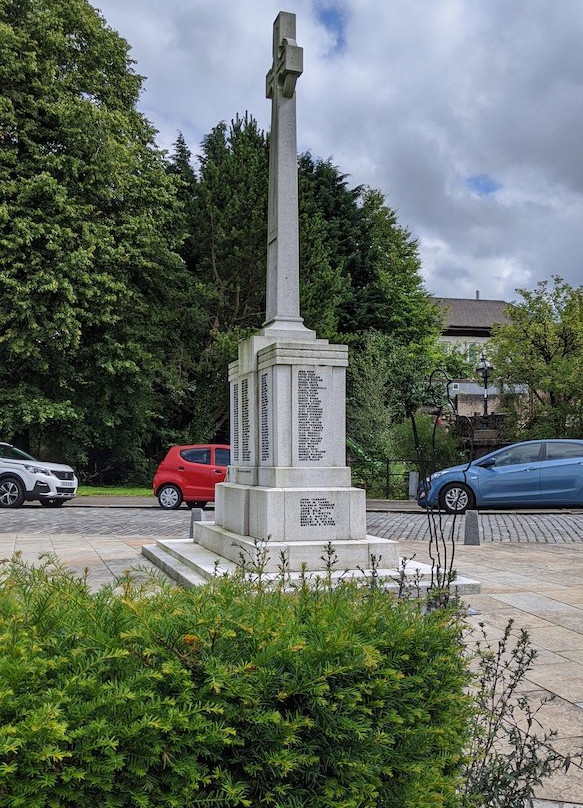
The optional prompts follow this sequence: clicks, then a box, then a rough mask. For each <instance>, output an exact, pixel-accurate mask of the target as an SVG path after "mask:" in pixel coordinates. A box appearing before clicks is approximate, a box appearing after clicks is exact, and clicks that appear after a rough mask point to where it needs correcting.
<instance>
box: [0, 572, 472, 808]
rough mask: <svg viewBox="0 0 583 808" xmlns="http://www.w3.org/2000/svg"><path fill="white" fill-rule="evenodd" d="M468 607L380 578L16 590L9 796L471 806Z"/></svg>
mask: <svg viewBox="0 0 583 808" xmlns="http://www.w3.org/2000/svg"><path fill="white" fill-rule="evenodd" d="M460 628H461V627H460V623H459V620H458V618H457V617H456V615H455V613H454V612H452V611H449V610H447V609H438V610H435V611H431V612H429V613H423V610H422V609H421V608H420V606H419V604H416V603H413V602H400V601H398V600H396V599H395V598H393V597H392V596H389V595H387V594H384V593H383V592H382V591H380V589H378V588H376V587H374V586H372V587H366V586H364V587H363V586H355V585H352V584H348V583H347V584H344V585H340V586H338V587H336V588H334V589H330V588H329V587H326V586H324V585H321V586H316V587H314V586H313V585H312V586H300V587H299V588H298V589H296V590H295V591H293V592H285V591H283V588H280V589H277V590H275V591H265V590H264V589H262V588H261V587H257V585H253V584H251V583H249V582H246V581H243V580H238V579H216V580H214V581H212V582H211V583H209V584H208V585H207V586H204V587H200V588H197V589H193V590H190V591H183V590H177V589H173V588H170V587H166V586H163V585H161V584H159V583H156V585H155V586H154V587H152V586H151V585H149V586H144V585H143V584H135V583H131V582H130V581H129V580H127V581H124V582H123V584H122V585H121V586H118V587H117V589H116V590H113V589H111V588H106V589H103V590H101V591H100V592H98V593H96V594H91V593H90V591H89V589H88V586H87V585H86V582H85V581H83V580H80V579H77V578H75V577H74V576H73V575H72V574H70V573H67V572H65V571H64V570H62V569H60V568H59V567H58V566H57V567H55V566H52V564H51V563H49V562H47V563H46V564H45V565H44V566H43V567H42V568H36V569H32V568H30V567H28V566H27V565H25V564H21V563H19V562H18V561H13V562H12V563H11V564H9V565H6V566H5V568H4V574H3V578H2V581H1V588H0V806H10V808H16V807H17V806H26V808H65V807H66V808H73V806H74V807H75V808H95V807H96V806H99V808H126V807H127V808H129V807H130V806H138V807H139V808H162V806H164V808H186V807H187V806H188V808H190V806H203V805H204V806H217V807H218V808H226V807H227V806H229V808H230V806H277V808H300V806H302V808H328V806H330V808H332V807H333V808H362V807H363V806H391V807H392V806H399V808H430V807H433V806H455V805H457V799H458V786H459V778H460V771H461V767H462V757H463V752H462V750H463V748H464V745H465V743H466V741H467V726H468V722H469V713H470V709H471V707H470V704H469V702H468V699H467V697H466V696H465V695H464V688H465V686H466V684H467V681H468V674H467V666H466V662H465V659H464V654H463V651H462V642H461V630H460Z"/></svg>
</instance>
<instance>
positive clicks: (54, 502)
mask: <svg viewBox="0 0 583 808" xmlns="http://www.w3.org/2000/svg"><path fill="white" fill-rule="evenodd" d="M65 502H66V500H64V499H41V500H40V504H41V505H42V506H43V508H60V507H61V506H62V505H64V504H65Z"/></svg>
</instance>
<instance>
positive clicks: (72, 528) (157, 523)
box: [0, 505, 212, 539]
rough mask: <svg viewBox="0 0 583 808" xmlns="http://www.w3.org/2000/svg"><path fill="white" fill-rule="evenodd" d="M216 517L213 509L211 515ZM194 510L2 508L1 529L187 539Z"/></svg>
mask: <svg viewBox="0 0 583 808" xmlns="http://www.w3.org/2000/svg"><path fill="white" fill-rule="evenodd" d="M208 518H211V519H212V511H210V512H209V517H208ZM189 527H190V511H189V510H187V509H186V508H180V509H179V510H177V511H163V510H161V509H157V508H71V507H68V506H67V505H64V506H63V507H62V508H61V509H60V510H49V509H48V508H36V507H29V508H19V509H18V510H5V509H0V533H16V534H18V535H19V536H20V535H22V534H26V535H34V534H38V533H42V534H45V535H46V534H49V535H53V534H66V535H73V534H79V535H82V536H83V535H85V536H152V537H160V538H170V537H177V538H180V539H185V538H187V536H188V531H189Z"/></svg>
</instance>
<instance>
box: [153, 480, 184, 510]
mask: <svg viewBox="0 0 583 808" xmlns="http://www.w3.org/2000/svg"><path fill="white" fill-rule="evenodd" d="M158 502H159V503H160V507H161V508H164V510H165V511H175V510H176V509H177V508H180V506H181V504H182V491H181V490H180V488H178V486H176V485H163V486H162V488H160V490H159V491H158Z"/></svg>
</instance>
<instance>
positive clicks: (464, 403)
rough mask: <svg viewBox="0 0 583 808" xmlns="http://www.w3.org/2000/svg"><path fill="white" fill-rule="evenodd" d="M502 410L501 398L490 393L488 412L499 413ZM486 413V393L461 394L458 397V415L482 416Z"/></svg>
mask: <svg viewBox="0 0 583 808" xmlns="http://www.w3.org/2000/svg"><path fill="white" fill-rule="evenodd" d="M499 408H500V396H498V395H490V394H489V393H488V412H498V410H499ZM483 412H484V393H483V392H482V394H481V395H479V394H477V393H468V394H464V393H459V394H458V396H457V414H458V415H468V416H472V415H476V413H477V414H478V415H482V413H483Z"/></svg>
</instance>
